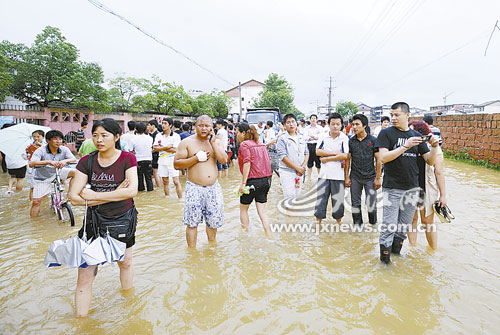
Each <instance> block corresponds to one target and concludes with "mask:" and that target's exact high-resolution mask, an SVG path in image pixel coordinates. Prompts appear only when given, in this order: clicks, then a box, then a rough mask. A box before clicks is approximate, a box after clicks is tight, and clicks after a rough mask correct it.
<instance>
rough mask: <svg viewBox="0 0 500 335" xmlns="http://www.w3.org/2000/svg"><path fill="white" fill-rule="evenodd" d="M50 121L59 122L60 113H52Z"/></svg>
mask: <svg viewBox="0 0 500 335" xmlns="http://www.w3.org/2000/svg"><path fill="white" fill-rule="evenodd" d="M50 121H52V122H59V113H58V112H50Z"/></svg>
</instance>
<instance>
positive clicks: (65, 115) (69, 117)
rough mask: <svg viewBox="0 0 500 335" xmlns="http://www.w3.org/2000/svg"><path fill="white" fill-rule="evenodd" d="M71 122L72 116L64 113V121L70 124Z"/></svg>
mask: <svg viewBox="0 0 500 335" xmlns="http://www.w3.org/2000/svg"><path fill="white" fill-rule="evenodd" d="M70 120H71V114H70V113H69V112H63V113H62V121H63V122H69V121H70Z"/></svg>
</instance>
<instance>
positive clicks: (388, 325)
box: [0, 162, 500, 334]
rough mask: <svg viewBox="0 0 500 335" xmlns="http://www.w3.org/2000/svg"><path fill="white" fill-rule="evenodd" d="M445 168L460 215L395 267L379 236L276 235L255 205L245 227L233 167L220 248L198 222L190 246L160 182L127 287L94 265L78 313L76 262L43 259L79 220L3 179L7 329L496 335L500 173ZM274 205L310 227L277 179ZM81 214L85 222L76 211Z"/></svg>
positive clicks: (145, 207) (0, 310)
mask: <svg viewBox="0 0 500 335" xmlns="http://www.w3.org/2000/svg"><path fill="white" fill-rule="evenodd" d="M446 174H447V186H448V198H449V205H450V207H451V209H452V210H453V213H454V214H455V216H456V217H457V219H456V220H455V221H454V223H453V224H451V225H443V224H440V225H439V226H438V229H439V248H438V250H436V251H435V252H430V251H429V250H428V248H427V245H426V241H425V237H424V235H423V234H420V235H419V241H418V245H417V246H416V247H414V248H408V246H407V245H405V247H404V249H403V256H401V257H393V263H392V265H391V266H389V267H385V266H383V265H381V264H380V262H379V261H378V234H377V233H375V232H370V233H368V232H365V233H353V232H349V233H322V234H319V235H315V234H311V233H277V234H276V236H275V238H274V240H271V241H270V240H268V239H266V238H264V233H263V231H262V227H261V225H260V222H259V221H258V216H257V213H256V211H255V208H254V207H253V206H252V207H251V210H250V218H251V226H252V228H251V230H250V231H249V232H243V231H242V230H241V229H240V227H239V211H238V198H236V197H235V196H234V195H233V194H232V190H233V188H234V186H235V185H236V184H237V183H238V182H239V180H240V175H239V172H238V171H237V170H235V169H233V170H231V171H230V175H229V177H228V178H223V180H222V181H221V184H222V185H223V192H224V196H225V219H226V224H225V226H224V227H223V228H222V229H221V230H220V232H219V233H218V237H217V240H218V242H217V245H209V244H208V242H207V239H206V235H205V232H204V227H200V231H199V233H198V249H197V250H188V249H187V248H186V242H185V235H184V234H185V230H184V228H183V227H182V224H181V222H182V209H183V207H182V203H180V202H179V201H178V200H177V199H176V198H175V197H171V198H165V197H164V196H162V193H163V192H162V191H161V190H157V191H154V192H151V193H143V194H141V195H140V196H139V197H137V199H136V205H137V208H138V209H139V211H140V219H139V220H140V221H139V226H138V233H137V244H136V245H135V246H134V265H135V289H134V290H133V291H131V292H122V291H121V290H120V284H119V275H118V273H117V272H115V271H114V270H113V268H112V267H111V266H104V267H101V269H100V270H99V274H98V276H97V278H96V281H95V284H94V290H93V292H94V296H93V301H92V304H91V311H90V315H89V317H88V318H85V319H75V318H74V317H73V305H74V302H73V293H74V287H75V284H76V270H74V269H66V268H51V269H45V268H44V267H43V264H42V260H43V257H44V255H45V252H46V250H47V248H48V246H49V245H50V243H51V242H52V241H53V240H56V239H59V238H67V237H69V236H72V235H75V234H76V232H77V229H78V227H73V228H72V227H70V226H69V225H63V224H58V223H57V221H56V219H55V216H53V215H52V214H51V213H49V212H48V210H47V208H44V210H43V211H42V215H41V216H40V218H37V219H34V220H30V219H29V205H28V203H27V202H25V199H27V196H28V192H27V190H23V192H22V193H21V194H16V195H14V196H12V197H6V196H5V195H4V193H5V190H6V187H5V186H2V187H1V188H0V201H2V206H1V208H0V243H1V245H2V248H0V262H1V263H0V264H1V267H0V275H1V278H2V281H0V325H1V326H3V328H2V332H4V333H9V334H10V333H37V334H45V333H51V334H52V333H82V334H110V333H118V334H119V333H135V334H148V333H158V334H163V333H175V334H183V333H194V334H203V333H210V334H214V333H219V334H232V333H235V334H253V333H284V334H287V333H288V334H297V333H313V334H314V333H316V334H325V333H329V334H330V333H338V334H340V333H360V334H380V333H388V332H389V333H391V332H395V333H397V332H399V333H406V334H423V333H426V334H443V333H477V332H481V333H490V334H494V333H496V332H497V331H496V327H497V326H496V324H497V321H498V311H499V310H500V293H499V291H498V282H499V279H500V264H499V262H498V260H497V259H496V258H495V255H497V254H499V252H500V228H499V226H498V219H497V218H498V217H499V214H500V209H499V206H498V203H499V200H500V187H499V186H500V174H499V173H497V172H494V171H489V170H485V169H480V168H477V167H472V166H468V165H464V164H461V163H453V162H447V171H446ZM6 182H7V176H6V175H0V183H1V184H2V185H6ZM269 199H270V200H269V215H270V218H271V222H272V223H280V222H288V223H305V222H311V221H313V220H311V218H300V217H294V218H284V217H283V215H281V214H280V213H279V211H278V209H277V208H276V205H277V203H278V201H279V200H280V199H281V191H280V190H279V185H278V180H277V178H275V180H273V186H272V189H271V191H270V194H269ZM75 212H76V217H77V223H81V220H82V217H83V213H82V210H81V209H79V208H77V209H75ZM379 215H381V211H380V213H379ZM345 220H346V221H350V218H349V217H348V216H346V218H345ZM328 222H330V223H333V220H332V219H331V218H330V219H329V221H328ZM77 226H78V224H77Z"/></svg>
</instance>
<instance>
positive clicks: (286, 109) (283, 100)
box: [253, 73, 297, 114]
mask: <svg viewBox="0 0 500 335" xmlns="http://www.w3.org/2000/svg"><path fill="white" fill-rule="evenodd" d="M264 84H265V85H264V89H263V90H262V92H260V93H259V98H258V99H257V100H256V101H255V102H254V104H253V105H254V107H256V108H263V107H279V109H280V112H281V113H282V114H288V113H293V112H295V111H297V108H295V106H294V105H293V99H294V98H293V88H292V86H291V85H290V83H289V82H288V81H287V80H286V79H285V78H284V77H282V76H278V75H277V74H276V73H271V74H269V76H268V77H267V79H266V81H265V82H264Z"/></svg>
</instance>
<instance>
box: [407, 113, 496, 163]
mask: <svg viewBox="0 0 500 335" xmlns="http://www.w3.org/2000/svg"><path fill="white" fill-rule="evenodd" d="M412 119H422V117H419V118H412ZM434 126H436V127H438V128H439V129H440V130H441V136H442V137H443V149H447V150H454V151H458V150H460V149H462V148H465V149H467V152H468V153H469V154H470V155H471V157H472V158H474V159H482V160H487V159H488V158H489V159H490V161H491V162H492V163H494V164H496V163H499V162H500V113H496V114H467V115H445V116H434Z"/></svg>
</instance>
